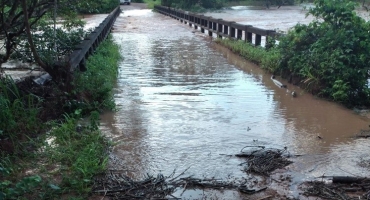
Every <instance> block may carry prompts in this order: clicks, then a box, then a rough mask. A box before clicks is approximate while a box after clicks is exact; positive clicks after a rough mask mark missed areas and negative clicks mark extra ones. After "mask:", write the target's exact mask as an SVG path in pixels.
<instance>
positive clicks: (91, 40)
mask: <svg viewBox="0 0 370 200" xmlns="http://www.w3.org/2000/svg"><path fill="white" fill-rule="evenodd" d="M120 13H121V9H120V7H119V6H118V7H117V8H115V9H114V10H113V11H112V12H111V13H110V14H109V15H108V16H107V17H106V18H105V19H104V20H103V22H101V23H100V24H99V26H98V27H96V28H95V30H94V31H92V32H91V33H90V34H89V35H88V36H87V37H86V38H85V39H84V40H83V41H81V43H80V44H79V45H77V46H75V48H74V51H73V52H72V53H71V54H70V55H69V56H67V58H66V62H67V65H68V66H69V67H70V70H71V71H74V70H75V69H76V68H77V67H79V69H80V70H81V71H85V70H86V59H87V58H88V57H89V56H90V55H91V54H92V53H93V52H94V51H95V49H96V48H97V47H98V46H99V44H100V43H101V42H102V41H103V40H104V39H105V38H106V37H107V36H108V34H109V33H110V30H111V28H112V26H113V24H114V22H115V20H116V18H117V17H118V15H119V14H120Z"/></svg>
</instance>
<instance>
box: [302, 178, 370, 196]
mask: <svg viewBox="0 0 370 200" xmlns="http://www.w3.org/2000/svg"><path fill="white" fill-rule="evenodd" d="M324 178H327V177H324ZM331 178H332V182H331V183H325V182H324V181H313V182H307V183H306V186H305V188H304V195H306V196H314V197H320V198H323V199H341V200H353V199H370V179H367V178H359V177H347V176H334V177H331Z"/></svg>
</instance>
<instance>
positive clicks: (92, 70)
mask: <svg viewBox="0 0 370 200" xmlns="http://www.w3.org/2000/svg"><path fill="white" fill-rule="evenodd" d="M120 59H121V55H120V53H119V49H118V46H117V45H116V44H114V43H113V41H112V39H111V38H108V39H106V40H105V41H104V42H103V43H102V44H101V45H100V46H99V47H98V48H97V50H96V52H95V54H94V55H92V56H90V57H89V59H88V61H87V71H86V72H84V73H78V74H76V77H75V82H74V86H75V91H74V94H73V95H71V94H67V96H68V97H69V98H71V97H76V99H70V100H69V102H67V104H73V103H72V102H80V103H74V106H73V109H74V112H72V113H69V114H65V115H64V118H63V119H58V120H55V121H52V122H46V123H41V121H40V120H38V118H37V111H38V107H37V106H36V105H38V104H36V103H35V102H34V101H33V99H34V97H33V96H32V94H30V95H24V94H22V93H21V92H20V90H18V89H17V87H16V85H15V83H14V82H13V81H12V80H11V79H9V80H7V81H4V80H0V106H1V109H0V139H4V138H5V137H6V135H4V134H7V135H12V134H15V135H17V134H19V133H21V134H22V133H24V132H25V131H30V132H32V131H35V130H37V127H44V126H45V127H50V128H49V129H48V130H49V131H48V132H47V133H44V134H40V133H39V135H38V137H37V138H27V139H28V140H29V143H32V144H33V148H32V149H30V151H29V152H27V154H23V155H22V156H19V155H14V154H12V155H6V154H1V155H0V157H1V159H0V199H58V198H62V197H63V198H68V199H87V198H88V196H89V194H90V192H91V187H92V185H93V177H94V176H95V175H97V174H99V173H101V172H103V171H104V170H105V168H106V164H107V160H108V157H107V149H108V147H109V142H108V140H107V139H106V138H105V137H104V136H103V135H102V134H101V132H100V131H99V111H100V110H103V109H113V108H114V101H113V97H112V89H113V87H114V85H115V81H116V77H117V74H118V62H119V60H120ZM31 97H32V98H31ZM67 106H69V107H70V108H72V106H71V105H67ZM60 109H63V108H60ZM69 110H70V109H69ZM87 114H89V115H90V117H89V119H90V121H87V122H84V121H82V120H81V118H82V117H84V116H86V115H87ZM19 127H21V128H19ZM15 130H17V131H19V132H16V131H15ZM14 140H15V142H19V140H18V137H15V139H14ZM1 142H3V141H0V144H3V143H1ZM31 150H34V151H31Z"/></svg>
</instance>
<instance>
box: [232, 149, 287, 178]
mask: <svg viewBox="0 0 370 200" xmlns="http://www.w3.org/2000/svg"><path fill="white" fill-rule="evenodd" d="M246 148H248V150H247V151H243V150H244V149H246ZM286 154H287V148H284V149H274V148H266V147H265V146H246V147H244V148H243V149H242V150H241V153H239V154H236V155H235V156H237V157H242V158H246V160H247V161H246V162H244V163H242V165H245V168H244V171H246V172H247V173H256V174H260V175H265V176H268V175H269V174H270V172H272V171H274V170H276V169H280V168H283V167H285V166H287V165H289V164H291V163H292V161H290V160H288V159H287V157H288V156H285V155H286Z"/></svg>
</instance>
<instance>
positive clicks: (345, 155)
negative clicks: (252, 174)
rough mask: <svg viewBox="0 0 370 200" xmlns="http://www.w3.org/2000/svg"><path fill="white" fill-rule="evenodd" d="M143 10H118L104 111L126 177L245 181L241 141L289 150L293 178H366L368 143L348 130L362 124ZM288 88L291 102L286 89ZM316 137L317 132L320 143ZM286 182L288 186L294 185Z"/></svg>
mask: <svg viewBox="0 0 370 200" xmlns="http://www.w3.org/2000/svg"><path fill="white" fill-rule="evenodd" d="M192 31H194V29H192V28H190V27H189V26H187V25H184V24H181V23H180V22H179V21H176V20H174V19H172V18H169V17H165V16H163V15H160V14H158V13H154V12H152V11H150V10H135V9H133V10H125V11H124V12H123V13H122V14H121V15H120V16H119V18H118V19H117V21H116V23H115V26H114V33H113V38H114V40H115V41H116V42H117V43H118V44H119V45H120V50H121V53H122V55H123V57H124V60H122V62H121V63H120V67H119V77H118V81H117V86H116V89H115V100H116V103H117V105H118V111H117V112H115V113H106V114H104V115H103V116H102V120H103V124H102V129H103V130H104V131H105V132H106V133H107V134H108V135H109V136H111V137H112V138H113V141H114V142H115V143H116V144H117V145H116V146H115V147H114V149H113V154H114V155H115V157H116V158H117V159H119V160H121V162H120V163H118V162H117V163H114V162H113V164H111V167H112V168H122V169H125V170H126V171H127V172H128V174H130V175H132V176H133V177H141V176H143V175H145V174H146V173H163V174H165V175H169V174H171V173H172V172H173V170H174V169H176V171H177V172H182V171H185V170H186V169H188V168H189V169H188V170H187V171H186V175H194V176H195V177H200V178H201V177H216V178H230V177H236V178H240V177H244V176H245V173H244V172H242V171H241V170H242V167H241V166H239V164H240V163H242V162H243V160H240V159H238V158H235V157H233V156H228V155H233V154H236V153H238V152H240V150H241V149H242V148H243V147H244V146H247V145H263V146H266V147H272V148H284V147H287V148H288V150H289V152H290V153H291V154H300V155H302V156H300V157H298V158H293V159H294V162H295V163H294V164H293V165H291V166H289V167H288V169H287V170H288V173H291V174H292V175H293V176H295V177H297V178H296V179H294V180H296V181H297V182H300V181H302V180H305V179H308V178H310V177H315V176H320V175H323V174H325V175H329V174H331V175H336V174H339V175H350V174H349V172H350V173H352V174H356V175H369V172H368V170H365V169H363V168H361V167H359V166H358V165H357V162H359V161H360V159H362V158H363V159H366V158H369V154H368V152H369V150H370V147H369V146H370V145H369V142H368V140H360V139H357V140H354V139H353V137H352V136H353V135H354V134H355V133H357V132H359V131H360V130H361V129H366V128H368V125H369V123H370V122H369V120H368V119H367V118H365V117H361V116H359V115H357V114H355V113H353V112H352V111H351V110H347V109H345V108H342V107H341V106H338V105H336V104H333V103H330V102H327V101H322V100H319V99H316V98H314V97H312V96H311V95H309V94H306V93H305V92H303V91H301V90H300V89H299V88H296V87H295V86H293V85H289V84H288V89H281V88H278V87H277V86H276V85H274V83H273V82H272V81H271V79H270V77H271V75H270V74H266V73H264V72H263V71H261V70H260V69H259V68H258V67H257V66H255V65H254V64H252V63H249V62H247V61H245V60H243V59H241V58H239V57H238V56H235V55H234V54H232V53H230V52H229V51H228V50H226V49H224V48H223V47H220V46H218V45H216V44H214V43H213V42H212V40H211V39H209V38H208V37H207V36H206V35H203V34H201V33H200V32H199V31H195V32H194V33H193V32H192ZM293 90H295V91H296V92H297V93H298V97H297V98H293V97H292V96H291V95H290V92H291V91H293ZM317 136H320V137H322V138H323V139H319V138H318V137H317ZM295 189H296V188H295V186H292V187H291V188H290V190H295Z"/></svg>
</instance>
